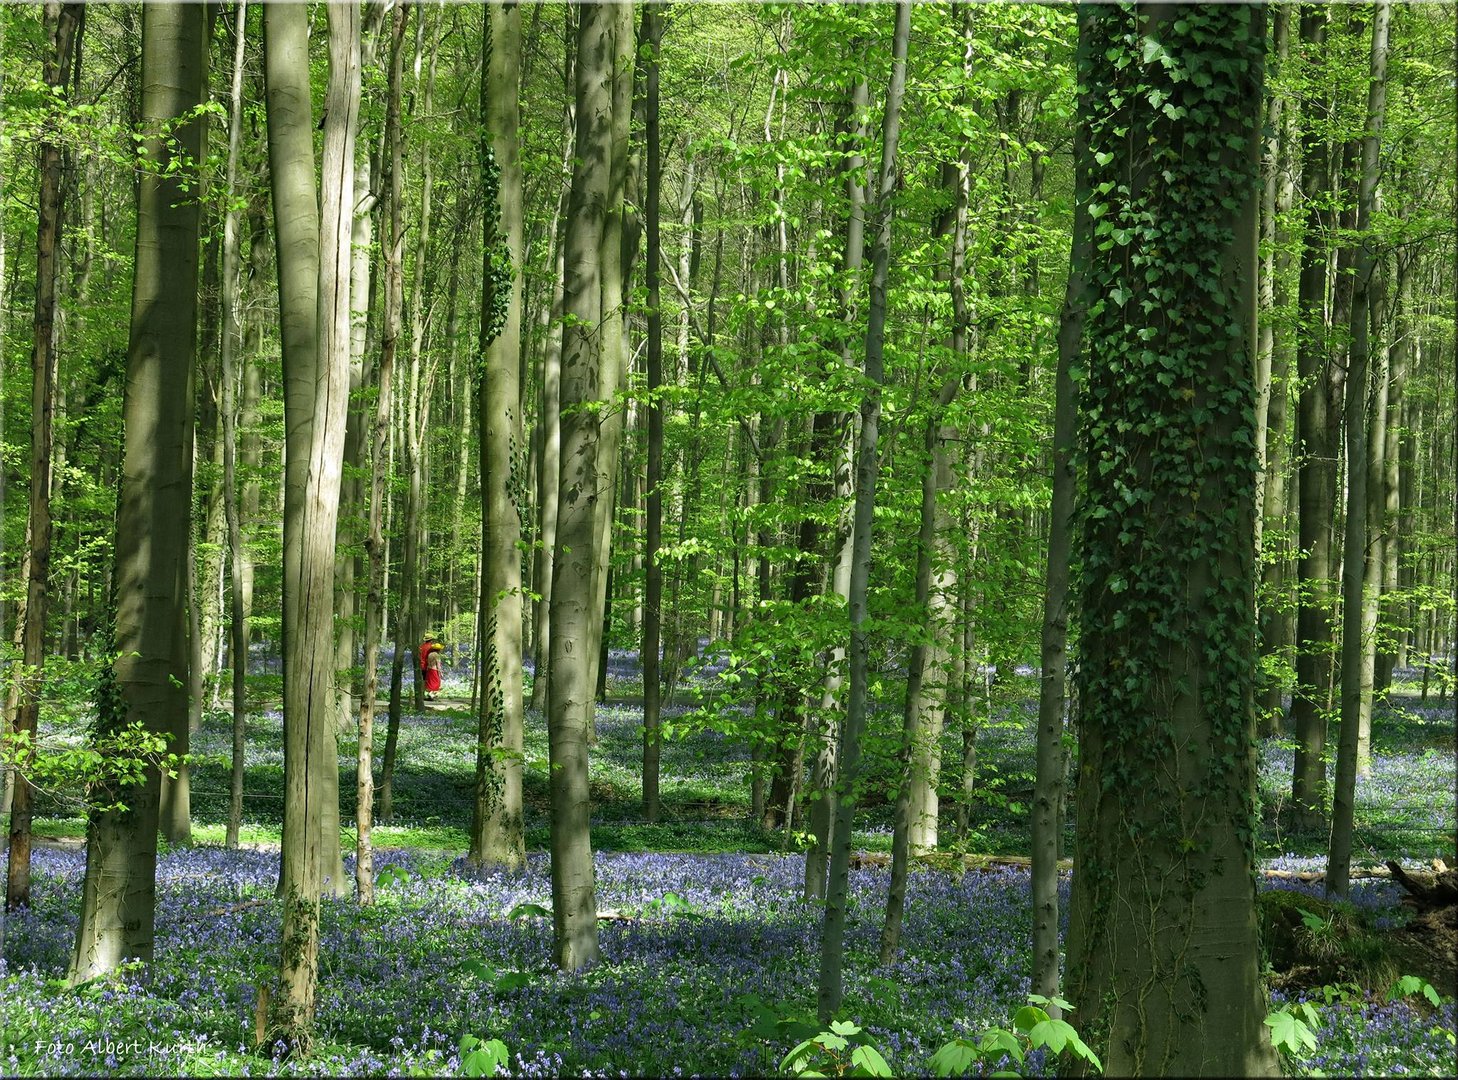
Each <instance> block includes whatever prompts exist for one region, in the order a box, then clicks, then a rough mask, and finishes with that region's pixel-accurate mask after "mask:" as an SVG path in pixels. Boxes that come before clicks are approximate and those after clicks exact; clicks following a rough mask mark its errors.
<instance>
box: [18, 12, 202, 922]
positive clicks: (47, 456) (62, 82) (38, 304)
mask: <svg viewBox="0 0 1458 1080" xmlns="http://www.w3.org/2000/svg"><path fill="white" fill-rule="evenodd" d="M85 10H86V9H85V5H83V4H61V3H56V2H55V0H48V2H47V3H46V5H45V9H44V17H43V26H44V32H45V35H46V41H47V44H48V49H47V52H46V56H45V61H44V64H43V71H42V75H43V77H44V79H45V83H46V86H47V87H49V88H50V89H51V90H52V92H54V93H58V94H59V95H61V97H62V100H64V95H65V93H66V88H67V87H68V86H69V84H70V81H71V64H72V60H73V59H74V57H75V54H76V50H77V45H78V40H79V38H80V36H81V30H82V26H83V23H84V21H85V18H86V15H85ZM62 171H63V170H62V151H61V147H60V145H59V144H57V143H52V142H43V143H41V145H40V213H39V214H38V215H37V222H36V240H35V251H36V257H35V320H34V323H33V326H34V335H33V337H32V338H31V353H30V368H31V397H30V409H31V412H30V421H31V428H30V510H29V516H28V518H27V519H26V556H25V574H24V577H25V606H24V608H23V609H22V611H23V613H22V614H21V616H20V618H19V619H18V620H17V621H18V623H19V632H20V664H21V667H20V670H19V671H18V672H17V673H16V676H15V687H16V704H15V705H14V706H13V708H14V710H15V711H14V714H13V716H12V718H11V721H10V730H11V731H12V732H14V733H15V734H17V735H20V736H23V737H27V738H29V739H30V740H31V741H32V743H33V742H34V739H35V736H36V725H37V721H38V719H39V716H40V697H41V686H42V681H43V678H44V666H43V665H44V659H45V631H46V589H47V579H48V577H49V574H50V565H51V453H52V447H53V443H54V426H53V425H54V420H55V406H56V328H57V324H56V277H57V268H58V265H59V260H60V254H61V223H62V220H63V218H64V216H65V214H64V208H63V206H62V203H61V197H62V190H61V188H62V184H61V180H62V176H61V174H62ZM194 259H196V255H195V254H194ZM3 284H4V282H3V281H0V286H3ZM189 475H190V474H189ZM12 783H13V787H12V790H11V802H10V849H9V851H10V854H9V858H8V860H7V863H6V871H5V909H6V910H7V911H13V910H15V909H16V908H20V907H25V906H27V905H28V904H29V903H30V824H31V815H32V811H31V804H32V801H33V799H34V793H33V791H32V785H31V783H30V781H29V779H28V778H27V777H26V776H25V773H24V770H23V769H19V770H17V772H16V775H15V778H14V780H13V782H12ZM154 828H155V825H154Z"/></svg>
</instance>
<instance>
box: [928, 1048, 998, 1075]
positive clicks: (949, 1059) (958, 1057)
mask: <svg viewBox="0 0 1458 1080" xmlns="http://www.w3.org/2000/svg"><path fill="white" fill-rule="evenodd" d="M1014 1045H1016V1043H1014ZM976 1060H977V1050H976V1048H975V1047H974V1046H973V1045H972V1044H971V1043H969V1042H968V1041H967V1040H966V1039H953V1040H952V1041H951V1042H949V1043H947V1044H946V1045H945V1046H943V1047H942V1048H941V1049H940V1050H938V1051H937V1052H936V1053H935V1054H933V1055H932V1056H931V1062H930V1064H931V1070H932V1072H933V1073H935V1074H936V1075H937V1076H962V1075H964V1074H965V1073H966V1072H967V1071H968V1070H969V1069H971V1068H972V1063H973V1062H974V1061H976Z"/></svg>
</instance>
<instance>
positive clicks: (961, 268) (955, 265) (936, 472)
mask: <svg viewBox="0 0 1458 1080" xmlns="http://www.w3.org/2000/svg"><path fill="white" fill-rule="evenodd" d="M962 25H963V43H964V53H963V72H964V73H965V74H968V75H970V74H971V71H972V41H973V38H972V21H971V16H970V9H966V8H964V9H963V24H962ZM969 157H970V154H969V153H968V149H967V148H966V147H964V149H963V154H962V159H961V161H959V162H958V163H957V164H956V165H952V164H950V163H944V164H943V165H942V167H941V168H942V178H943V183H944V184H945V185H946V186H947V187H949V188H950V189H951V192H952V207H951V209H950V210H947V211H944V212H942V213H940V214H939V215H938V221H937V223H936V226H935V228H934V229H933V232H934V233H935V234H936V235H938V236H943V235H946V234H947V233H948V232H950V233H951V234H952V259H951V265H950V266H949V267H948V269H947V270H946V271H940V270H939V271H938V274H937V276H938V278H939V279H942V280H946V281H947V282H948V284H949V286H950V289H949V291H950V292H951V296H952V312H953V315H952V333H951V335H950V340H949V341H948V346H949V351H950V353H951V355H952V356H954V357H961V356H964V355H965V354H966V352H967V293H966V287H965V281H964V277H965V274H966V264H967V187H968V183H969V182H970V179H971V171H970V161H969ZM939 367H940V365H939ZM934 370H935V369H934ZM935 378H936V379H941V380H942V385H941V389H940V391H939V393H938V395H937V397H936V399H935V401H934V402H933V404H932V406H931V408H930V409H929V410H928V413H927V416H926V419H925V420H924V424H925V429H924V434H923V440H924V447H925V451H926V458H927V460H926V464H925V465H924V466H923V470H924V471H923V472H922V477H921V512H920V528H919V531H918V536H917V545H916V575H915V585H914V589H915V611H916V618H917V620H918V621H919V623H920V625H919V626H918V627H917V628H916V632H917V634H918V635H919V637H918V639H917V640H915V642H914V643H913V644H912V646H911V654H910V656H909V658H908V661H907V665H906V667H907V675H906V697H905V700H904V706H903V712H902V729H901V745H900V747H899V750H898V754H897V764H898V769H897V771H898V774H899V781H900V783H899V787H898V789H897V797H896V809H895V815H894V822H893V826H892V836H891V884H890V888H889V889H888V891H887V896H886V918H885V921H884V923H883V924H882V927H881V963H882V964H883V965H889V964H892V963H895V961H896V957H897V955H898V954H899V952H900V948H901V922H902V916H903V914H904V913H905V909H906V878H907V870H908V863H909V862H910V858H911V856H912V855H924V854H927V853H928V852H932V851H935V850H936V848H937V833H938V825H939V821H938V817H939V814H940V809H941V808H940V804H939V802H938V798H937V779H938V776H939V773H940V771H941V739H942V720H943V717H944V716H945V713H946V707H947V700H948V695H947V669H948V667H949V666H950V665H949V660H950V658H951V653H952V651H953V650H951V649H948V648H947V647H946V646H945V645H943V644H942V641H944V640H945V637H946V635H947V633H948V632H949V631H951V630H953V629H954V628H955V624H956V622H957V621H958V620H957V619H956V618H954V617H953V616H954V615H956V614H960V612H958V611H957V607H958V596H959V593H958V590H957V567H956V556H955V554H954V553H953V551H952V550H951V543H950V540H949V538H948V532H949V530H950V527H951V519H950V516H949V515H948V513H947V511H946V509H945V507H944V506H942V505H940V504H939V501H938V498H939V496H940V495H943V494H945V493H946V492H948V491H950V490H951V487H952V479H953V474H952V465H951V459H950V457H949V455H948V453H947V443H948V442H949V441H954V440H956V438H957V430H956V428H955V427H952V426H950V425H947V424H946V423H945V422H944V419H943V418H944V416H945V414H946V411H947V408H948V406H950V405H951V403H952V401H953V399H954V398H955V396H956V393H957V391H958V390H959V389H961V387H962V375H961V373H960V372H958V373H954V374H952V375H951V376H949V377H948V376H946V375H945V372H942V371H938V373H937V375H936V376H935ZM934 570H935V575H936V577H935V580H933V571H934Z"/></svg>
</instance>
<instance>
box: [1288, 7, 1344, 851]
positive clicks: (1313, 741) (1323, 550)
mask: <svg viewBox="0 0 1458 1080" xmlns="http://www.w3.org/2000/svg"><path fill="white" fill-rule="evenodd" d="M1327 22H1328V12H1327V11H1326V10H1325V9H1323V8H1320V7H1317V6H1314V5H1313V6H1311V7H1308V8H1303V9H1302V12H1301V43H1302V46H1303V48H1304V49H1305V50H1306V51H1307V52H1308V54H1313V53H1314V54H1315V57H1316V58H1317V59H1316V61H1315V62H1318V63H1320V62H1322V61H1323V60H1324V58H1325V56H1326V32H1327ZM1325 106H1326V102H1324V101H1320V100H1318V99H1317V98H1316V97H1315V96H1311V97H1308V98H1306V99H1305V101H1304V102H1303V104H1302V113H1303V115H1305V116H1309V117H1313V118H1314V117H1315V116H1316V115H1317V113H1318V110H1320V109H1322V108H1323V107H1325ZM1312 127H1314V125H1310V126H1308V129H1307V130H1306V131H1305V133H1304V134H1303V136H1302V144H1303V145H1302V164H1301V189H1302V198H1303V201H1304V202H1305V204H1306V208H1307V209H1306V236H1305V240H1304V246H1303V248H1302V252H1301V280H1300V285H1299V290H1298V294H1297V301H1296V302H1297V309H1298V311H1299V313H1300V332H1299V334H1298V336H1297V344H1296V370H1297V376H1298V378H1299V379H1300V386H1301V389H1300V397H1299V399H1298V403H1297V416H1296V449H1297V453H1298V455H1299V456H1298V459H1297V466H1296V469H1297V492H1298V494H1297V500H1298V516H1299V524H1298V526H1297V544H1298V546H1299V548H1300V551H1301V555H1300V558H1299V559H1298V560H1297V563H1296V596H1297V598H1298V603H1299V605H1300V606H1299V608H1298V609H1297V613H1296V689H1295V692H1294V694H1293V695H1292V699H1291V724H1292V727H1293V729H1294V733H1295V736H1296V764H1295V769H1294V771H1293V775H1292V784H1291V803H1292V807H1293V816H1292V822H1293V824H1294V825H1295V826H1296V827H1298V828H1306V829H1311V828H1316V827H1319V825H1320V824H1321V822H1322V821H1323V820H1325V817H1326V764H1325V762H1324V760H1323V754H1324V753H1325V751H1326V714H1325V708H1326V687H1327V684H1328V682H1329V681H1330V673H1331V654H1330V649H1331V641H1332V624H1331V607H1330V602H1329V597H1330V595H1331V589H1332V565H1331V539H1332V519H1333V503H1334V501H1335V497H1336V463H1335V460H1334V447H1332V446H1331V445H1330V443H1329V442H1328V439H1327V430H1328V426H1329V414H1330V413H1331V411H1332V409H1331V405H1332V402H1331V400H1330V395H1331V385H1332V384H1331V380H1330V377H1329V367H1330V363H1331V358H1330V355H1329V351H1328V346H1327V334H1326V327H1327V323H1326V297H1327V262H1328V260H1327V248H1328V245H1329V244H1330V243H1331V231H1332V220H1333V213H1332V211H1331V209H1330V208H1329V205H1328V202H1329V200H1328V193H1327V191H1326V190H1325V188H1326V186H1327V185H1329V184H1330V174H1331V150H1330V147H1329V146H1328V144H1327V142H1326V139H1325V135H1324V134H1323V133H1321V132H1320V131H1317V130H1312Z"/></svg>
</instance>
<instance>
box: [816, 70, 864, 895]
mask: <svg viewBox="0 0 1458 1080" xmlns="http://www.w3.org/2000/svg"><path fill="white" fill-rule="evenodd" d="M869 106H870V87H869V84H868V83H867V82H866V80H865V79H857V80H856V81H855V82H854V83H853V84H852V85H851V88H850V94H849V96H848V99H847V101H846V110H845V114H844V116H843V117H842V118H841V123H840V134H841V137H842V139H843V140H844V141H845V142H846V143H848V144H849V145H848V146H847V154H846V157H845V158H844V159H843V160H844V164H843V165H842V178H843V182H844V184H845V191H846V203H847V206H848V212H847V215H846V222H845V247H844V258H843V264H844V270H845V281H844V282H843V284H842V286H841V289H840V298H839V299H840V317H841V324H842V340H841V342H840V350H841V362H842V363H844V364H846V365H847V366H850V364H851V362H852V361H851V344H850V342H851V330H852V326H853V325H854V322H855V306H856V296H857V292H858V290H857V284H856V283H857V280H858V279H859V276H860V272H861V267H862V265H863V263H864V262H865V235H866V211H865V205H866V184H865V170H866V159H865V154H864V151H863V149H862V147H863V144H864V142H865V140H866V137H867V132H866V120H865V117H866V113H867V111H868V109H869ZM828 419H829V420H832V421H833V425H832V427H831V429H830V437H831V442H830V447H829V450H828V453H827V455H826V456H827V458H828V460H827V461H826V462H825V464H824V468H825V469H826V470H827V471H828V473H829V476H830V484H831V488H832V497H833V498H834V499H835V504H836V505H837V506H838V507H840V508H841V512H840V513H839V514H838V515H837V519H836V528H835V533H834V535H833V538H832V540H831V552H830V567H829V571H830V572H829V578H830V582H829V584H830V589H831V591H832V592H833V593H834V595H835V596H837V597H840V598H842V599H843V600H845V601H846V603H847V604H849V602H850V567H851V554H852V550H851V549H852V546H853V543H854V529H853V528H852V525H851V517H850V513H849V512H848V509H849V507H850V506H851V496H852V493H851V476H852V470H853V464H854V463H853V460H852V452H851V422H850V420H851V418H850V416H849V415H835V416H833V417H829V418H828ZM844 662H845V648H844V647H843V646H837V647H836V648H834V649H832V650H831V653H830V655H829V656H828V657H827V658H826V668H825V670H826V675H825V682H824V684H823V687H822V690H821V696H820V710H819V715H820V716H822V717H824V720H823V721H822V724H821V728H820V730H819V731H818V732H817V733H816V736H817V737H816V740H815V761H814V763H813V765H812V767H811V779H810V783H811V789H812V797H811V802H810V823H809V824H810V829H809V832H810V836H811V844H810V847H809V848H808V849H807V850H806V852H805V898H806V899H807V900H813V899H824V897H825V890H826V886H827V884H828V872H829V867H830V848H831V842H832V840H833V839H834V825H835V804H836V798H837V794H836V752H837V747H838V745H839V742H840V726H841V725H840V723H839V721H838V719H837V717H836V708H837V701H836V699H837V697H838V696H839V694H840V687H841V670H842V665H843V664H844Z"/></svg>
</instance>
